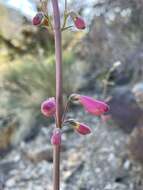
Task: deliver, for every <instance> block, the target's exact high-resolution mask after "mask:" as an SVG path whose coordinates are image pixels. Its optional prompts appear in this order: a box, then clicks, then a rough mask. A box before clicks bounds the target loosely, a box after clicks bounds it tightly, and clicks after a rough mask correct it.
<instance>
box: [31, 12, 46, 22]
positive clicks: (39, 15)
mask: <svg viewBox="0 0 143 190" xmlns="http://www.w3.org/2000/svg"><path fill="white" fill-rule="evenodd" d="M43 18H44V14H43V12H38V13H37V14H36V15H35V17H34V18H33V20H32V22H33V25H40V24H42V21H43Z"/></svg>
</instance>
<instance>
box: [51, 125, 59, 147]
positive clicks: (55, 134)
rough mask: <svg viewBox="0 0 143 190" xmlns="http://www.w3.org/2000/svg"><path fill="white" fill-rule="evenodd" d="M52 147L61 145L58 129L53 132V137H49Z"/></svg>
mask: <svg viewBox="0 0 143 190" xmlns="http://www.w3.org/2000/svg"><path fill="white" fill-rule="evenodd" d="M51 144H52V145H60V144H61V130H60V129H59V128H55V129H54V131H53V135H52V137H51Z"/></svg>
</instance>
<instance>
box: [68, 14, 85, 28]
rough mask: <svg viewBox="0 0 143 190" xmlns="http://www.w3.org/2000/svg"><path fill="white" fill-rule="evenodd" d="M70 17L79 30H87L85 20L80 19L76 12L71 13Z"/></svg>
mask: <svg viewBox="0 0 143 190" xmlns="http://www.w3.org/2000/svg"><path fill="white" fill-rule="evenodd" d="M70 16H71V18H72V20H73V22H74V24H75V27H76V28H77V29H80V30H83V29H85V28H86V25H85V22H84V20H83V18H81V17H79V16H78V15H77V14H76V13H75V12H73V11H72V12H70Z"/></svg>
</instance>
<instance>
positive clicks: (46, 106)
mask: <svg viewBox="0 0 143 190" xmlns="http://www.w3.org/2000/svg"><path fill="white" fill-rule="evenodd" d="M41 112H42V113H43V115H45V116H46V117H50V116H53V115H54V114H55V113H56V102H55V98H54V97H52V98H48V99H47V100H45V101H44V102H43V103H42V104H41Z"/></svg>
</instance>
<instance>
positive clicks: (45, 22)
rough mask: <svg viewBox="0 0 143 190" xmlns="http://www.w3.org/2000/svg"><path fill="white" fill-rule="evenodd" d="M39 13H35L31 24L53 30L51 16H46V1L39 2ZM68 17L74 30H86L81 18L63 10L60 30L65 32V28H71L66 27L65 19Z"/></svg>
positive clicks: (72, 12)
mask: <svg viewBox="0 0 143 190" xmlns="http://www.w3.org/2000/svg"><path fill="white" fill-rule="evenodd" d="M41 3H42V6H41V9H42V10H41V12H38V13H36V15H35V16H34V17H33V20H32V23H33V25H35V26H43V27H46V28H48V29H50V28H53V27H52V23H51V16H49V15H48V10H47V9H48V3H47V2H46V1H41ZM68 17H70V18H71V19H72V22H73V23H74V26H75V28H77V29H79V30H83V29H85V28H86V24H85V21H84V19H83V18H82V17H80V16H79V15H78V14H77V13H76V12H74V11H69V12H67V10H65V14H64V18H63V20H64V24H63V26H62V27H61V29H62V30H65V29H67V28H71V27H72V26H66V24H67V19H68Z"/></svg>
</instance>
